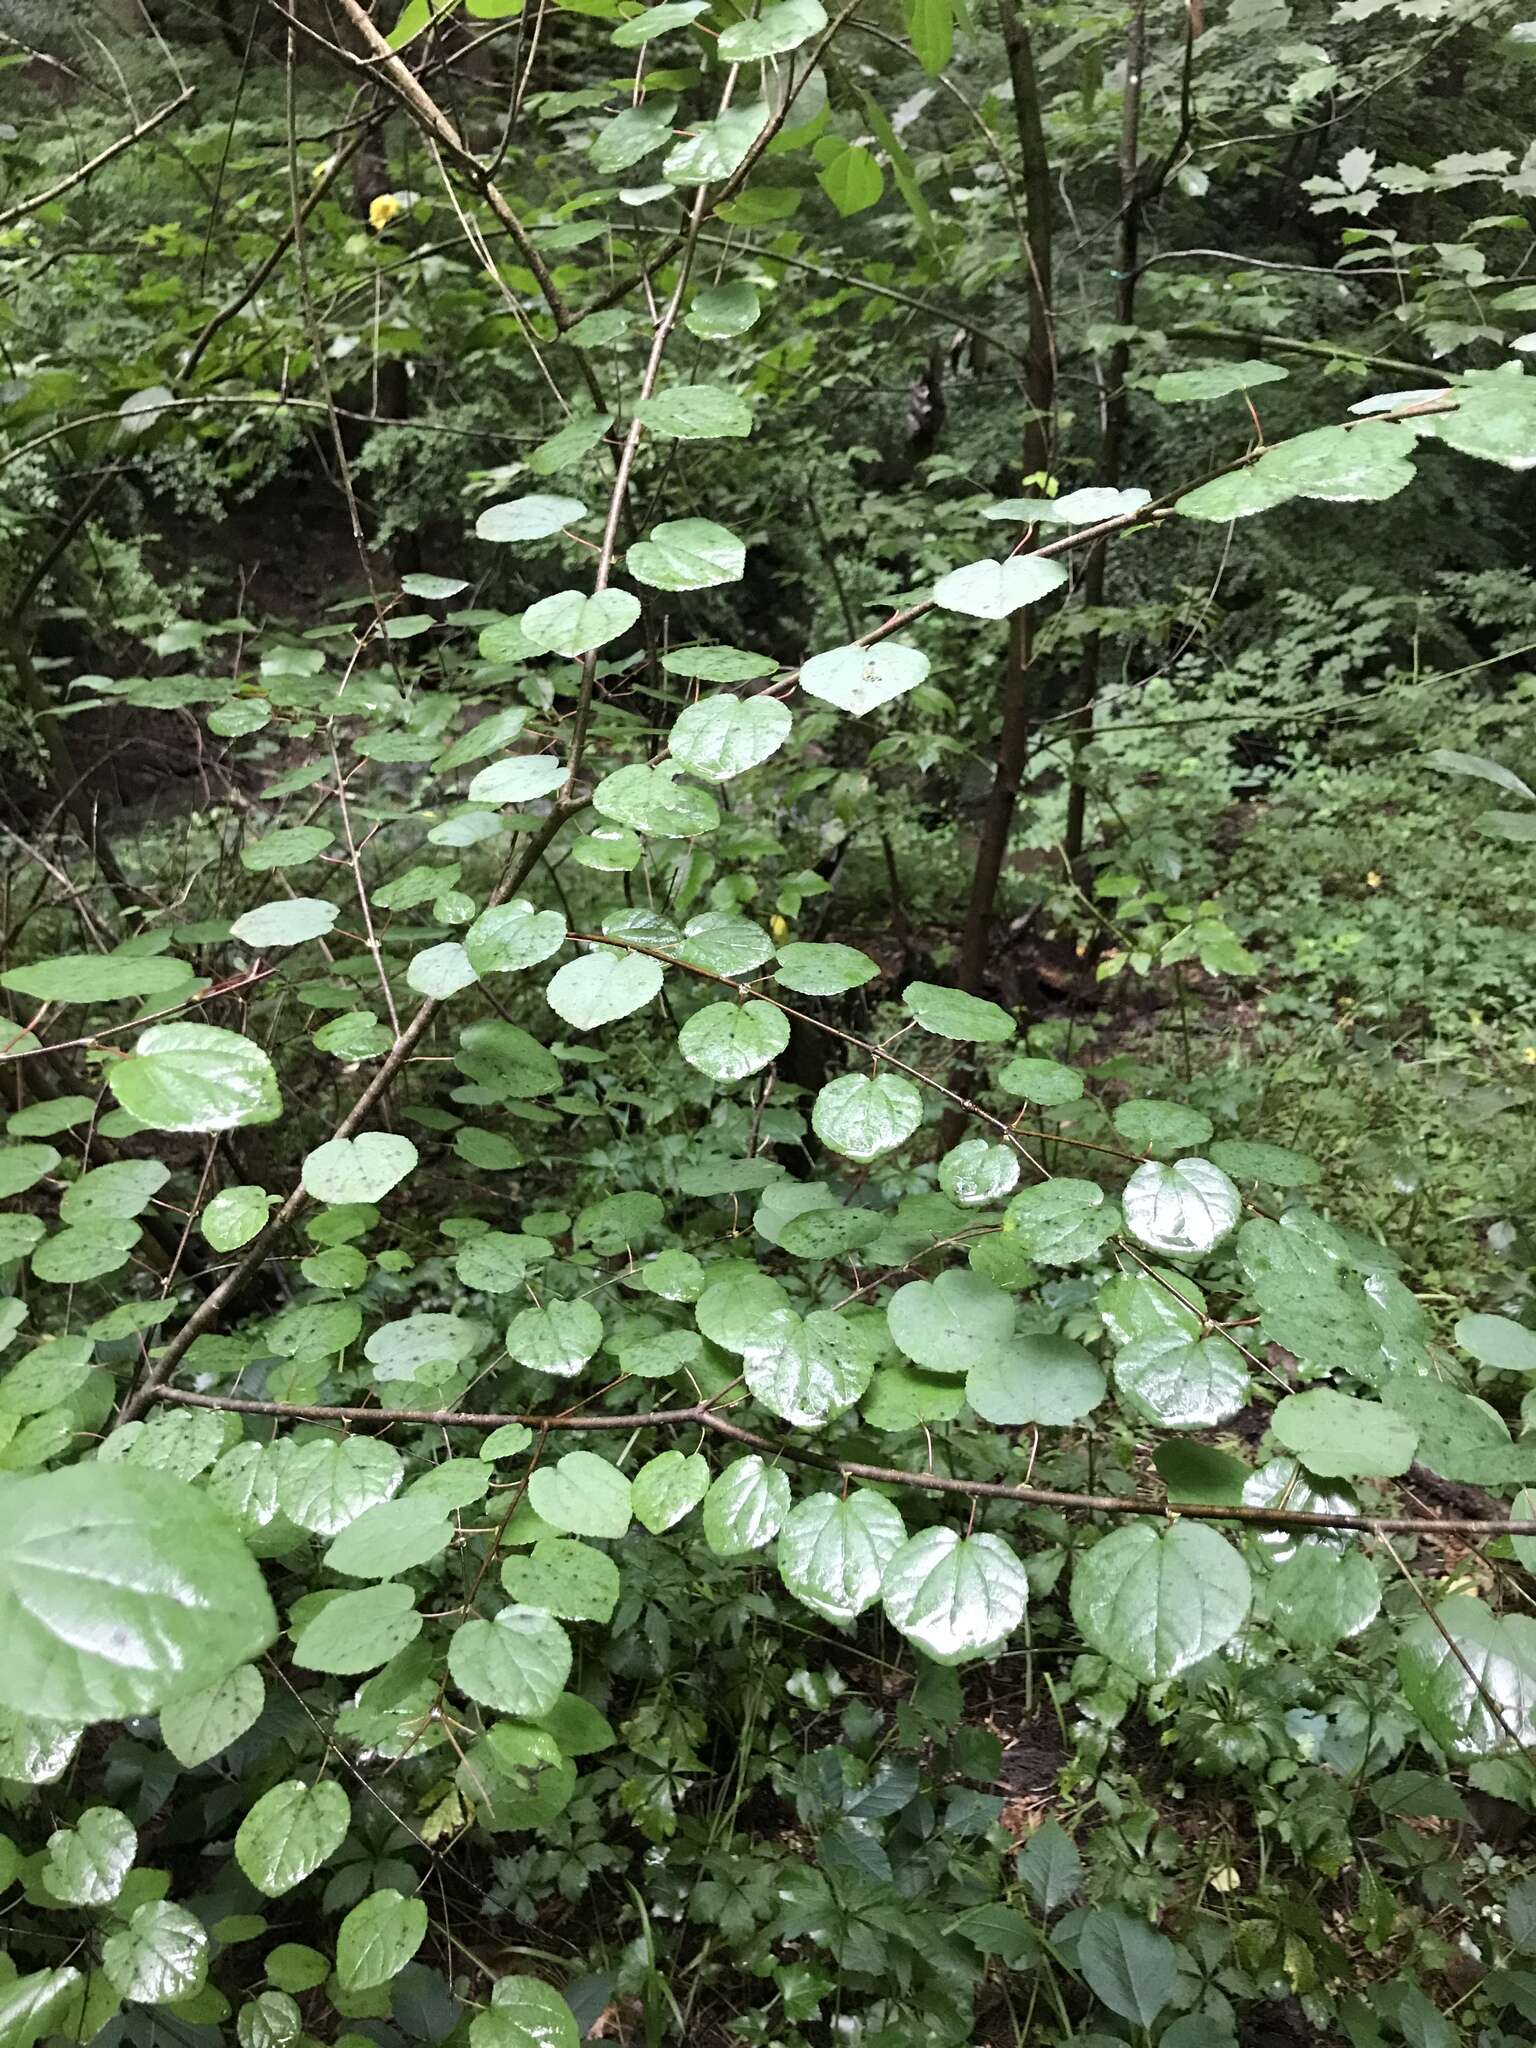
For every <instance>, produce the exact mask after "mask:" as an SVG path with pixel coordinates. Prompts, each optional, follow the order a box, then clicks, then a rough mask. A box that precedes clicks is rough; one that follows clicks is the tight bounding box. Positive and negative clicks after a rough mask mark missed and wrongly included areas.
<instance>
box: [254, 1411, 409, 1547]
mask: <svg viewBox="0 0 1536 2048" xmlns="http://www.w3.org/2000/svg"><path fill="white" fill-rule="evenodd" d="M278 1448H279V1449H280V1451H281V1457H280V1459H279V1462H278V1466H277V1505H278V1506H279V1507H280V1508H281V1509H282V1511H283V1513H284V1514H285V1515H286V1516H287V1517H288V1519H289V1521H290V1522H294V1523H296V1524H297V1525H298V1527H299V1528H301V1529H307V1530H309V1532H310V1534H311V1535H314V1536H327V1537H329V1536H339V1535H340V1533H341V1531H342V1530H343V1529H345V1528H346V1527H347V1526H348V1524H349V1523H352V1522H355V1521H356V1520H357V1518H358V1516H359V1515H360V1514H362V1513H364V1511H365V1510H366V1509H368V1508H371V1507H377V1506H378V1504H379V1503H380V1502H381V1501H386V1500H391V1499H393V1497H394V1495H395V1494H396V1493H398V1492H399V1490H400V1481H401V1479H402V1477H403V1476H404V1467H403V1466H402V1465H401V1462H400V1453H399V1452H398V1451H396V1450H395V1449H393V1448H392V1446H390V1445H389V1444H386V1443H381V1442H380V1441H379V1439H378V1438H377V1437H368V1436H352V1437H321V1438H313V1439H311V1440H310V1441H309V1442H308V1443H302V1444H296V1443H294V1442H293V1441H292V1439H291V1438H290V1439H288V1440H286V1442H284V1443H283V1444H281V1445H280V1446H278Z"/></svg>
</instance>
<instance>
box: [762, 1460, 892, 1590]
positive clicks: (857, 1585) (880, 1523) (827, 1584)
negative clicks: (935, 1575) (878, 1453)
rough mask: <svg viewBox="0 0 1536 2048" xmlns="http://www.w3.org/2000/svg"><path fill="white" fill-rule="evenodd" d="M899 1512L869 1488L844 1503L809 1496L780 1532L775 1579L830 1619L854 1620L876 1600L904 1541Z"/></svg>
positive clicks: (830, 1497) (825, 1496)
mask: <svg viewBox="0 0 1536 2048" xmlns="http://www.w3.org/2000/svg"><path fill="white" fill-rule="evenodd" d="M906 1534H907V1532H906V1528H905V1526H904V1524H903V1522H902V1519H901V1513H900V1510H899V1509H898V1508H896V1507H895V1506H893V1504H892V1503H891V1502H890V1501H888V1500H886V1499H884V1498H883V1497H882V1496H881V1495H880V1494H878V1493H872V1492H871V1491H870V1490H869V1489H868V1488H867V1487H859V1488H857V1489H856V1490H855V1491H854V1492H853V1493H851V1494H849V1495H848V1496H847V1498H846V1499H843V1498H840V1497H839V1496H838V1495H837V1494H835V1493H813V1494H811V1495H809V1496H808V1497H807V1498H806V1499H805V1500H803V1501H801V1502H800V1503H799V1504H798V1506H796V1507H794V1508H792V1509H791V1510H790V1512H789V1514H788V1516H787V1517H786V1518H785V1521H784V1525H783V1527H782V1528H781V1529H780V1531H779V1547H778V1566H779V1576H780V1578H782V1579H783V1581H784V1583H785V1585H786V1586H787V1587H788V1588H789V1590H790V1592H791V1593H793V1594H794V1596H795V1598H796V1599H797V1600H799V1601H800V1602H801V1603H802V1605H804V1606H806V1607H809V1608H810V1609H811V1610H812V1612H813V1613H816V1614H820V1615H823V1616H825V1618H826V1619H827V1620H828V1621H852V1620H853V1619H854V1617H855V1616H856V1615H860V1614H862V1613H863V1612H864V1610H865V1609H866V1608H868V1607H873V1606H874V1604H875V1602H876V1601H877V1600H878V1599H879V1598H880V1586H881V1580H882V1577H883V1575H884V1572H885V1568H886V1566H887V1565H888V1564H889V1563H890V1561H891V1559H892V1558H893V1557H894V1556H895V1554H896V1552H897V1551H898V1550H899V1549H900V1548H901V1546H902V1544H903V1543H904V1542H905V1541H906Z"/></svg>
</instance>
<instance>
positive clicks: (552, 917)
mask: <svg viewBox="0 0 1536 2048" xmlns="http://www.w3.org/2000/svg"><path fill="white" fill-rule="evenodd" d="M564 944H565V919H564V918H563V917H562V916H561V915H560V913H559V911H558V910H535V909H534V907H533V905H532V904H531V903H530V902H529V901H528V900H527V898H526V897H522V896H516V897H514V898H513V899H512V901H511V902H510V903H500V904H498V905H497V906H496V907H495V909H493V910H487V911H486V912H485V913H484V914H483V915H482V916H480V917H477V918H476V919H475V921H474V923H473V924H472V925H471V926H470V928H469V930H468V931H467V932H466V933H465V934H464V951H465V952H466V953H467V954H468V956H469V964H470V966H471V967H473V968H474V970H475V972H476V974H516V973H518V972H520V971H521V970H522V969H523V968H525V967H537V966H538V964H539V962H540V961H541V960H547V959H548V958H549V956H550V954H551V953H558V952H559V950H560V948H561V947H562V946H563V945H564Z"/></svg>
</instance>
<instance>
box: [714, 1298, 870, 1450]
mask: <svg viewBox="0 0 1536 2048" xmlns="http://www.w3.org/2000/svg"><path fill="white" fill-rule="evenodd" d="M876 1356H877V1347H876V1345H875V1344H874V1343H872V1342H871V1340H870V1337H869V1335H868V1334H867V1329H866V1327H865V1326H863V1325H861V1324H859V1323H856V1322H853V1321H851V1320H850V1319H849V1318H848V1317H846V1316H841V1315H838V1314H837V1313H836V1312H835V1311H834V1310H832V1309H814V1310H813V1311H812V1312H811V1314H810V1315H808V1316H806V1317H805V1318H804V1319H803V1320H802V1319H801V1318H800V1317H799V1316H798V1315H796V1314H795V1313H794V1311H793V1310H789V1311H787V1312H785V1313H783V1314H776V1315H775V1316H773V1317H771V1318H770V1319H769V1321H768V1322H767V1323H766V1324H765V1325H764V1326H763V1328H762V1331H761V1333H760V1334H759V1333H757V1332H754V1333H752V1334H751V1335H750V1336H749V1337H748V1339H747V1341H746V1342H745V1343H744V1344H743V1346H742V1373H743V1376H744V1378H745V1379H746V1382H747V1386H748V1387H749V1388H750V1390H751V1392H752V1394H753V1395H754V1396H755V1398H756V1399H757V1400H759V1401H761V1402H762V1404H763V1406H764V1407H765V1408H767V1409H769V1410H771V1412H772V1413H773V1414H775V1415H777V1416H778V1417H779V1418H780V1419H781V1420H782V1421H784V1422H787V1423H789V1424H790V1426H791V1427H792V1428H796V1429H813V1428H815V1427H816V1426H817V1425H818V1424H820V1423H823V1422H825V1421H827V1420H828V1419H829V1418H830V1417H832V1416H834V1415H840V1414H842V1413H843V1411H844V1410H845V1409H847V1408H851V1407H852V1406H853V1405H854V1404H855V1402H857V1401H858V1399H859V1397H860V1395H861V1394H862V1393H863V1392H864V1389H865V1388H866V1387H867V1386H868V1385H869V1380H870V1375H871V1374H872V1373H873V1371H874V1368H875V1359H876Z"/></svg>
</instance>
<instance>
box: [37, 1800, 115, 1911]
mask: <svg viewBox="0 0 1536 2048" xmlns="http://www.w3.org/2000/svg"><path fill="white" fill-rule="evenodd" d="M138 1849H139V1838H138V1835H137V1834H136V1833H135V1831H134V1826H133V1822H132V1821H131V1820H129V1818H128V1816H127V1814H125V1813H119V1812H118V1810H117V1808H116V1807H115V1806H89V1807H87V1808H86V1810H85V1812H84V1813H82V1814H81V1816H80V1818H79V1819H78V1820H77V1821H76V1822H75V1824H74V1826H73V1827H72V1828H59V1829H57V1830H56V1831H55V1832H54V1833H53V1834H51V1835H50V1836H49V1837H48V1861H47V1863H46V1864H45V1866H44V1869H43V1883H44V1886H45V1887H46V1888H47V1890H48V1891H50V1892H51V1893H52V1894H53V1896H54V1898H56V1899H62V1900H63V1901H64V1903H65V1905H67V1906H106V1905H110V1904H111V1902H112V1900H113V1899H115V1898H116V1897H117V1895H118V1893H119V1892H120V1891H121V1890H122V1888H123V1879H124V1878H125V1877H126V1876H127V1875H128V1873H129V1871H130V1870H132V1868H133V1860H134V1857H135V1856H136V1855H137V1854H138Z"/></svg>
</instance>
